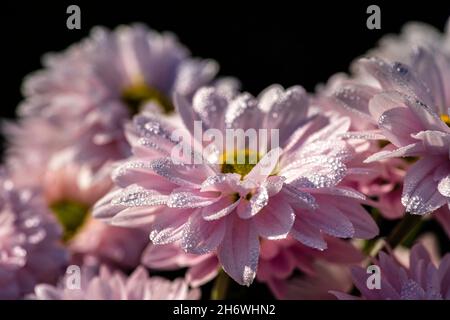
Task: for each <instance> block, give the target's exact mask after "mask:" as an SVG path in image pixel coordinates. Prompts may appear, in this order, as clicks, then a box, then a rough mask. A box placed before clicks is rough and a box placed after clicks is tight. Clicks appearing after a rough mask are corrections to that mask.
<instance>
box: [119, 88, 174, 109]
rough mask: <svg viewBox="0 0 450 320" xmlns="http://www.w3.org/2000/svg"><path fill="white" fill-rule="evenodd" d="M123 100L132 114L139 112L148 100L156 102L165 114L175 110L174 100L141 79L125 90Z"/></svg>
mask: <svg viewBox="0 0 450 320" xmlns="http://www.w3.org/2000/svg"><path fill="white" fill-rule="evenodd" d="M122 101H123V102H124V103H125V104H126V105H127V106H128V109H129V110H130V112H131V114H136V113H138V112H139V111H140V109H141V108H142V106H143V105H144V104H145V103H147V102H154V103H156V104H157V105H158V106H159V107H160V108H161V110H162V112H163V113H165V114H169V113H171V112H173V111H174V110H175V108H174V106H173V104H172V102H171V101H170V100H169V99H168V98H167V97H166V96H165V95H164V94H163V93H161V92H160V91H159V90H157V89H155V88H152V87H150V86H148V85H147V84H146V83H145V82H144V81H141V80H140V81H137V82H136V83H135V84H133V85H131V86H129V87H127V88H125V90H123V92H122Z"/></svg>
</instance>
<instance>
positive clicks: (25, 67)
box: [0, 0, 450, 117]
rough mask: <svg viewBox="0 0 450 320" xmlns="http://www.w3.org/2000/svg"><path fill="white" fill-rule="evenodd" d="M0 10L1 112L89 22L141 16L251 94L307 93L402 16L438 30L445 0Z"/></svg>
mask: <svg viewBox="0 0 450 320" xmlns="http://www.w3.org/2000/svg"><path fill="white" fill-rule="evenodd" d="M70 4H78V5H79V6H80V8H81V30H68V29H67V28H66V19H67V17H68V14H66V8H67V6H68V5H70ZM244 4H245V5H244ZM370 4H377V5H379V6H380V8H381V30H369V29H367V28H366V19H367V17H368V16H369V15H368V14H367V13H366V9H367V7H368V6H369V5H370ZM0 12H1V16H0V35H1V37H0V39H1V44H2V45H1V50H0V54H1V58H2V59H1V61H2V63H1V67H2V69H1V71H2V73H1V79H2V81H1V82H2V86H1V100H0V101H1V106H0V110H1V111H0V115H1V117H12V116H13V115H14V109H15V107H16V105H17V103H18V102H19V101H20V99H21V95H20V84H21V82H22V78H23V76H24V75H26V74H27V73H29V72H31V71H33V70H36V69H38V68H40V57H41V55H42V54H44V53H45V52H48V51H59V50H63V49H65V48H66V47H67V46H68V45H70V44H71V43H73V42H75V41H78V40H79V39H81V38H83V37H85V36H86V35H87V34H88V33H89V30H90V29H91V28H92V27H93V26H95V25H104V26H107V27H110V28H113V27H115V26H117V25H119V24H126V23H131V22H144V23H146V24H148V25H149V26H150V27H152V28H154V29H156V30H158V31H163V30H170V31H173V32H175V33H176V34H177V35H178V37H179V38H180V40H181V42H183V43H184V44H185V45H186V46H187V47H189V48H190V50H191V51H192V53H193V55H195V56H200V57H204V58H214V59H216V60H217V61H218V62H219V63H220V65H221V74H223V75H233V76H235V77H237V78H239V79H240V80H241V81H242V83H243V88H244V89H245V90H248V91H250V92H251V93H253V94H257V93H258V92H259V91H260V90H261V89H263V88H265V87H266V86H268V85H270V84H272V83H280V84H282V85H284V86H290V85H293V84H301V85H303V86H304V87H305V88H306V89H308V90H310V91H311V90H313V89H314V87H315V85H316V84H317V83H319V82H324V81H326V80H327V79H328V78H329V77H330V76H331V75H332V74H333V73H335V72H339V71H345V70H347V68H348V65H349V63H350V62H351V61H352V60H353V59H354V58H355V57H357V56H359V55H361V54H363V53H365V52H366V51H367V50H368V49H370V48H371V47H373V46H374V45H375V43H376V41H377V40H378V39H379V38H380V37H381V36H382V35H384V34H386V33H391V32H399V30H400V28H401V26H402V25H403V24H404V23H405V22H407V21H411V20H420V21H424V22H427V23H430V24H432V25H434V26H436V27H437V28H439V29H441V30H442V29H443V27H444V25H445V22H446V20H447V17H448V16H450V2H448V1H446V0H440V1H421V2H415V1H390V2H387V1H364V0H360V1H354V2H353V1H317V0H310V1H298V0H297V1H290V2H287V1H279V0H276V1H273V0H272V1H213V0H212V1H209V2H206V1H205V2H200V1H162V0H144V1H142V0H141V1H136V0H124V1H114V2H112V1H98V0H97V1H76V0H72V1H61V0H58V1H11V0H6V1H2V2H1V3H0Z"/></svg>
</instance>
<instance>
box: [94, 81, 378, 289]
mask: <svg viewBox="0 0 450 320" xmlns="http://www.w3.org/2000/svg"><path fill="white" fill-rule="evenodd" d="M308 106H309V99H308V96H307V94H306V93H305V91H304V90H303V89H302V88H301V87H293V88H290V89H288V90H286V91H285V90H283V89H282V88H280V87H279V86H273V87H270V88H268V89H267V90H265V91H264V92H263V93H262V94H261V95H260V96H259V97H258V98H254V97H252V96H251V95H250V94H247V93H244V94H240V95H237V96H235V97H230V96H228V95H224V94H222V93H221V92H220V91H219V90H217V89H215V88H212V87H209V88H203V89H200V90H199V91H198V92H197V93H196V94H195V96H194V98H193V105H191V104H190V103H189V102H188V101H187V100H185V99H183V98H182V97H180V96H178V98H177V108H178V111H179V112H180V114H181V116H182V117H183V120H184V124H185V126H186V128H187V130H188V131H190V134H191V135H192V136H191V137H195V138H196V139H199V140H202V137H198V135H196V133H195V132H194V131H195V130H196V127H195V123H194V120H201V123H202V125H203V126H204V128H205V129H212V128H214V129H218V130H215V131H214V132H215V134H217V133H224V135H225V132H230V130H228V131H226V129H234V130H237V131H238V132H239V130H241V132H243V131H245V130H248V129H256V130H259V129H269V132H276V133H278V137H279V144H278V145H279V147H276V148H271V149H270V148H267V149H266V150H265V152H261V153H260V151H261V150H264V148H262V149H260V148H258V147H257V148H255V149H253V148H254V144H253V145H252V144H251V143H250V144H249V145H248V146H247V144H246V143H242V144H239V143H237V144H234V147H232V148H230V146H229V145H228V146H227V148H228V149H226V150H225V152H224V149H223V148H222V147H223V146H225V144H224V142H223V141H217V139H212V140H214V141H213V142H211V143H210V144H207V143H205V141H195V142H193V141H192V140H190V139H189V137H188V139H187V140H185V139H181V138H180V137H178V139H177V137H174V136H173V135H172V134H174V133H175V134H176V135H178V134H181V132H180V130H178V131H175V130H174V128H173V127H171V126H170V125H168V124H164V123H163V122H161V121H158V120H155V119H153V118H151V117H149V116H146V115H140V116H137V117H136V118H135V129H134V130H135V132H137V133H138V134H139V136H140V137H141V139H140V141H139V142H140V144H139V145H137V146H135V147H134V157H132V158H131V159H130V160H129V161H127V162H126V163H125V164H123V165H121V166H120V167H118V168H117V170H115V172H114V174H113V178H114V180H115V183H116V184H117V186H118V187H119V188H118V189H117V190H115V191H114V192H112V193H110V194H108V195H107V196H106V197H105V198H103V199H102V200H100V201H99V202H98V203H97V205H96V208H94V215H95V216H97V217H98V218H103V219H108V220H109V221H110V222H111V223H112V224H116V225H139V224H143V223H151V227H150V228H151V233H150V239H151V240H152V241H153V243H154V244H166V243H170V242H174V241H179V242H180V245H181V247H182V248H183V249H184V250H185V251H187V252H189V253H194V254H205V253H209V252H216V253H217V256H218V259H219V261H220V264H221V265H222V266H223V268H224V270H225V271H226V272H227V273H228V274H229V275H230V276H231V277H232V278H233V279H234V280H236V281H237V282H238V283H240V284H245V285H249V284H250V283H251V282H252V281H253V279H254V277H255V275H256V270H257V265H258V259H259V252H260V240H261V239H268V240H279V239H284V238H286V237H287V236H288V235H290V236H292V238H294V239H296V240H297V241H300V242H301V243H303V244H305V245H307V246H309V247H312V248H316V249H319V250H325V249H326V248H327V244H326V241H325V239H324V238H323V234H329V235H331V236H334V237H341V238H353V237H357V238H371V237H373V236H375V235H376V234H377V232H378V229H377V226H376V225H375V223H374V222H373V220H372V219H371V218H370V216H369V215H368V213H367V212H366V211H365V210H364V209H363V208H362V206H361V205H360V203H361V201H363V200H364V196H362V195H361V194H360V193H358V192H356V191H354V190H351V189H349V188H345V187H341V186H340V185H339V184H340V182H341V181H342V180H343V179H344V178H345V177H346V176H347V175H348V174H353V173H355V171H352V169H351V168H347V166H346V162H348V161H349V160H350V159H351V156H352V150H351V148H350V147H349V145H348V144H347V143H346V142H345V141H343V140H340V139H338V136H339V135H340V134H342V133H344V132H346V131H347V129H348V126H349V120H348V119H346V118H332V119H328V118H326V117H321V116H320V115H316V116H312V117H309V116H308ZM197 124H198V123H197ZM271 129H275V130H274V131H270V130H271ZM277 130H278V131H277ZM250 131H251V130H250ZM210 132H211V131H210ZM231 132H235V131H231ZM251 132H254V131H251ZM259 132H260V131H259ZM184 138H186V135H185V136H184ZM271 138H273V137H272V136H271V137H267V136H264V137H263V138H261V137H259V138H258V137H257V138H256V139H257V140H258V139H261V140H263V139H265V142H267V144H266V146H268V145H270V144H272V143H273V142H274V141H273V140H271ZM250 140H251V139H250ZM261 140H259V141H258V143H261V144H260V145H263V144H264V143H262V141H261ZM209 141H211V140H209ZM241 142H242V141H241ZM250 142H251V141H250ZM202 143H205V145H206V146H205V147H204V148H203V149H202V150H199V145H201V144H202ZM186 145H188V147H187V150H189V149H190V148H192V149H191V150H190V151H192V152H193V153H194V154H195V157H194V162H196V161H198V160H200V162H202V163H200V164H195V163H192V158H191V157H190V156H191V152H189V151H188V153H181V154H180V155H177V152H174V150H175V151H179V150H180V147H183V148H184V147H186ZM257 146H258V145H257ZM272 146H273V144H272ZM233 148H234V149H233ZM356 172H358V171H357V170H356Z"/></svg>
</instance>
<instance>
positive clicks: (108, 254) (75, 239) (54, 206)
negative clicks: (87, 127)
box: [13, 153, 149, 268]
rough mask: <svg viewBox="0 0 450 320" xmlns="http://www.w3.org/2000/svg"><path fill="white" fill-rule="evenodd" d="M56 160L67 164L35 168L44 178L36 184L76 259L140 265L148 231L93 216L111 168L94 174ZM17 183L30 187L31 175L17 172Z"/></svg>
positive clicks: (35, 171)
mask: <svg viewBox="0 0 450 320" xmlns="http://www.w3.org/2000/svg"><path fill="white" fill-rule="evenodd" d="M38 154H39V153H38ZM52 159H53V161H54V162H64V165H55V166H52V165H49V166H48V167H47V168H45V167H39V168H34V169H35V170H34V173H35V174H36V176H39V177H40V178H39V179H40V180H39V181H35V182H34V184H35V187H36V188H39V189H41V190H42V193H43V194H44V197H45V200H46V204H47V206H48V208H49V209H50V210H49V213H51V214H53V215H55V216H56V217H57V219H58V222H59V223H60V225H61V227H62V228H63V231H64V232H63V235H62V240H64V242H65V244H66V247H67V249H68V250H69V251H70V253H71V254H72V260H73V261H74V262H77V263H78V262H79V260H80V259H81V260H82V259H83V257H84V256H85V255H91V256H95V257H97V258H98V259H100V260H101V261H103V262H104V263H109V264H113V265H116V266H118V267H124V268H135V267H136V266H137V265H139V262H140V256H141V254H142V251H143V250H144V248H145V246H146V245H147V243H148V242H149V240H148V236H147V232H146V231H144V230H141V229H138V228H133V229H130V228H121V227H115V226H111V225H108V224H106V223H104V222H102V221H98V220H95V219H93V218H92V216H91V208H92V206H93V205H94V203H95V202H96V201H97V200H98V199H100V198H101V197H102V196H104V195H105V194H106V193H107V192H108V191H109V190H110V188H111V186H112V182H111V179H110V176H109V175H110V172H111V168H110V167H108V166H103V167H102V168H101V170H99V171H96V172H93V171H92V170H91V169H90V168H89V167H88V166H86V165H83V166H80V165H79V164H77V163H74V162H71V161H70V160H68V159H65V158H64V157H62V158H59V157H58V156H55V157H54V158H52ZM66 160H67V161H66ZM37 171H41V172H40V173H39V172H37ZM13 180H14V182H17V183H18V184H19V185H27V184H28V183H27V172H26V171H25V170H21V171H20V172H16V173H15V175H14V176H13Z"/></svg>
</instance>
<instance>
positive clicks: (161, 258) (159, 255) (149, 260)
mask: <svg viewBox="0 0 450 320" xmlns="http://www.w3.org/2000/svg"><path fill="white" fill-rule="evenodd" d="M141 262H142V264H143V265H145V266H147V267H148V268H150V269H155V270H177V269H181V268H188V270H187V272H186V281H187V282H188V283H189V284H190V285H191V286H192V287H195V288H196V287H199V286H202V285H204V284H205V283H207V282H209V281H210V280H212V279H214V278H215V277H216V276H217V273H218V272H219V268H220V265H219V261H218V260H217V256H216V255H215V254H213V253H208V254H203V255H196V254H189V253H186V252H184V251H183V250H182V249H181V247H180V246H179V245H177V244H175V243H170V244H165V245H154V244H149V245H148V246H147V248H146V249H145V251H144V252H143V254H142V260H141Z"/></svg>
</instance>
